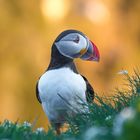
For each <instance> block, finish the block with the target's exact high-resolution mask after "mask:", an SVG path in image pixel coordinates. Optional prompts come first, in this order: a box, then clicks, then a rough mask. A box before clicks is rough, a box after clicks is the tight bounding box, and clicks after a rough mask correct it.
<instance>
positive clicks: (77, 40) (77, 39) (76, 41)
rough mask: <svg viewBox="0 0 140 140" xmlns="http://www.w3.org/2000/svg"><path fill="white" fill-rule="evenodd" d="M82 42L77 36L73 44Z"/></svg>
mask: <svg viewBox="0 0 140 140" xmlns="http://www.w3.org/2000/svg"><path fill="white" fill-rule="evenodd" d="M79 40H80V37H79V36H78V35H77V36H76V38H75V39H74V40H73V42H75V43H78V42H79Z"/></svg>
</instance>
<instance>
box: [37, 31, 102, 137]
mask: <svg viewBox="0 0 140 140" xmlns="http://www.w3.org/2000/svg"><path fill="white" fill-rule="evenodd" d="M76 58H80V59H82V60H87V61H96V62H99V59H100V54H99V50H98V48H97V47H96V45H95V44H94V43H93V42H92V41H91V40H89V38H88V37H87V36H86V35H85V34H84V33H82V32H80V31H78V30H73V29H72V30H65V31H63V32H62V33H60V34H59V35H58V37H57V38H56V39H55V41H54V43H53V44H52V48H51V59H50V63H49V65H48V68H47V70H46V71H45V72H44V73H43V75H41V76H40V78H39V80H38V81H37V84H36V97H37V99H38V101H39V103H40V104H41V105H42V108H43V110H44V112H45V114H46V115H47V117H48V120H49V122H50V124H51V125H52V127H53V128H54V129H55V131H56V133H57V134H58V135H59V134H60V133H61V131H60V129H61V127H62V125H63V124H64V123H65V122H67V119H68V118H71V117H76V115H78V114H83V113H84V114H85V113H88V112H89V108H88V104H89V103H92V102H93V99H94V89H93V88H92V86H91V84H90V83H89V82H88V80H87V78H86V77H84V76H83V75H81V74H79V72H78V70H77V68H76V66H75V64H74V59H76Z"/></svg>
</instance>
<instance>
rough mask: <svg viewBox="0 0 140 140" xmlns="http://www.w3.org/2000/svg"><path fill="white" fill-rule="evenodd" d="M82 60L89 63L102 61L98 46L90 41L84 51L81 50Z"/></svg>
mask: <svg viewBox="0 0 140 140" xmlns="http://www.w3.org/2000/svg"><path fill="white" fill-rule="evenodd" d="M80 58H81V59H82V60H87V61H99V60H100V53H99V50H98V48H97V47H96V45H95V44H94V43H93V42H92V41H89V44H88V45H87V47H86V48H85V49H84V50H81V57H80Z"/></svg>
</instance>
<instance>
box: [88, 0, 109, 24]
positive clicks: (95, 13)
mask: <svg viewBox="0 0 140 140" xmlns="http://www.w3.org/2000/svg"><path fill="white" fill-rule="evenodd" d="M85 7H86V8H85V15H86V16H87V17H88V18H89V19H90V20H91V21H92V22H94V23H97V24H99V23H103V24H104V22H107V21H108V20H109V18H110V12H109V9H108V8H107V6H106V5H105V4H104V3H103V2H102V1H100V0H94V1H88V2H87V3H86V6H85Z"/></svg>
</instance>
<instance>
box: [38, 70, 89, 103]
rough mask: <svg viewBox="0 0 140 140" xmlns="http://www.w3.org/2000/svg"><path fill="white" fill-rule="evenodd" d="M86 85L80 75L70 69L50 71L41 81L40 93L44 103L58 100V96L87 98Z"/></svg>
mask: <svg viewBox="0 0 140 140" xmlns="http://www.w3.org/2000/svg"><path fill="white" fill-rule="evenodd" d="M85 91H86V83H85V81H84V80H83V78H82V76H81V75H80V74H76V73H74V72H73V71H72V70H71V69H70V68H61V69H56V70H50V71H47V72H46V73H44V74H43V75H42V76H41V78H40V80H39V92H40V97H41V100H42V101H46V100H49V99H51V98H56V97H57V96H58V94H60V95H61V96H63V97H65V98H66V99H69V98H70V97H73V96H75V95H76V96H77V95H78V96H79V97H81V98H85Z"/></svg>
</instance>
